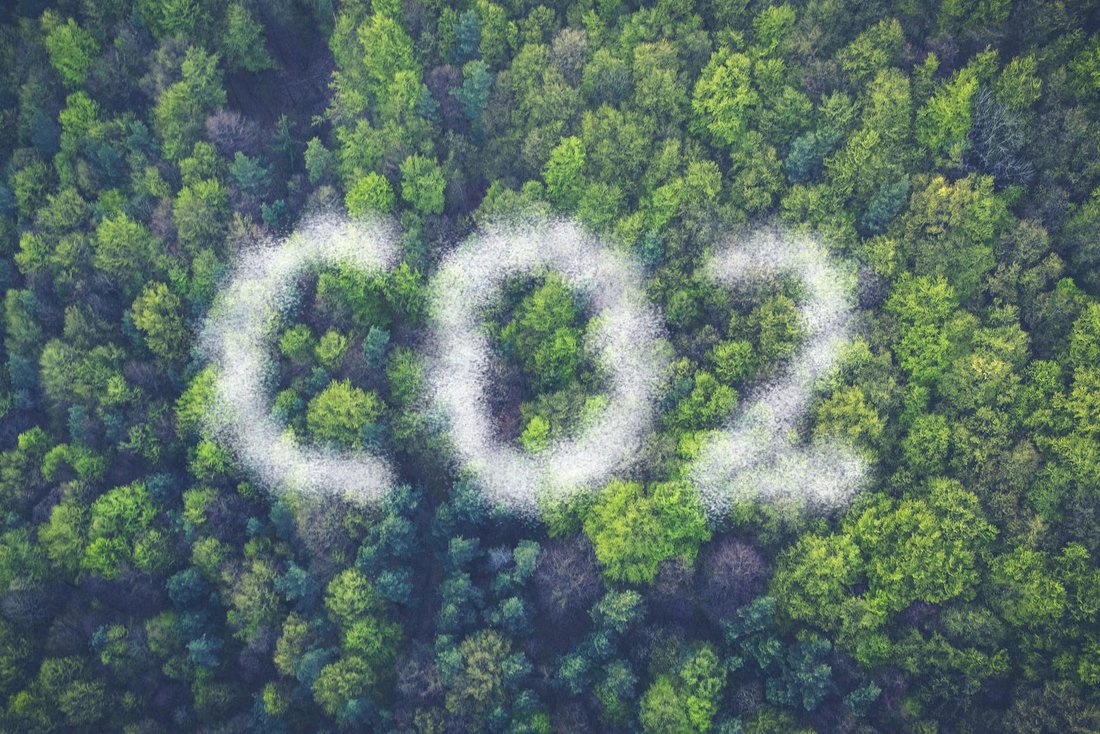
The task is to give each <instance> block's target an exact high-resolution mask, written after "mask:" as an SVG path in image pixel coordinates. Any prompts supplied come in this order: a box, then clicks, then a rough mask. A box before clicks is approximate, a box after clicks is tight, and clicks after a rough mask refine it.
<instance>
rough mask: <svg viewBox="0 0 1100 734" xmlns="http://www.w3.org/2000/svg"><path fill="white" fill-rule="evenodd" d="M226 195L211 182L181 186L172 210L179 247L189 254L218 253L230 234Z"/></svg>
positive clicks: (218, 186)
mask: <svg viewBox="0 0 1100 734" xmlns="http://www.w3.org/2000/svg"><path fill="white" fill-rule="evenodd" d="M229 213H230V209H229V194H228V193H227V192H226V190H225V188H224V187H222V185H221V184H220V183H218V182H217V181H216V180H214V179H207V180H205V181H198V182H197V183H195V184H192V185H191V186H184V187H183V188H182V189H180V192H179V194H178V195H177V196H176V202H175V206H174V207H173V209H172V214H173V217H174V218H175V220H176V230H177V232H178V233H179V241H180V244H181V245H183V246H184V248H185V249H186V250H187V251H188V252H190V253H197V252H199V251H200V250H202V249H203V248H207V247H209V248H213V249H214V250H215V251H221V250H223V248H224V243H223V240H224V239H225V235H226V233H227V232H228V231H229Z"/></svg>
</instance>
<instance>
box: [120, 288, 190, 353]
mask: <svg viewBox="0 0 1100 734" xmlns="http://www.w3.org/2000/svg"><path fill="white" fill-rule="evenodd" d="M181 306H182V303H181V301H180V299H179V296H177V295H176V294H175V293H173V292H172V291H170V290H169V289H168V286H166V285H165V284H164V283H151V284H149V285H148V286H146V287H145V290H144V291H142V292H141V295H140V296H138V298H137V300H136V301H134V305H133V315H134V326H136V327H137V328H138V329H139V330H141V332H142V333H143V334H144V336H145V343H146V345H148V347H149V349H150V351H152V352H153V354H155V355H157V356H158V357H160V358H161V359H163V360H164V361H165V362H166V363H168V364H171V365H174V364H177V363H179V362H180V361H181V360H182V359H183V357H184V355H185V351H186V349H187V329H186V328H185V327H184V324H183V316H182V315H181V314H180V309H181Z"/></svg>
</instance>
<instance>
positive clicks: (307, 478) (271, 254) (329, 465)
mask: <svg viewBox="0 0 1100 734" xmlns="http://www.w3.org/2000/svg"><path fill="white" fill-rule="evenodd" d="M396 241H397V240H396V236H395V233H394V231H393V229H392V228H391V227H390V226H388V225H386V224H385V223H383V222H381V221H361V220H356V221H351V220H349V219H347V218H346V217H344V216H342V215H337V214H328V215H318V216H314V217H311V218H309V219H308V220H306V221H305V223H304V224H303V225H302V226H301V227H299V229H298V230H297V231H296V232H295V233H294V234H292V235H290V236H289V237H288V238H286V239H285V240H283V241H274V240H269V241H265V242H259V243H254V244H252V245H250V246H248V247H245V248H244V249H242V251H241V252H240V254H239V261H238V263H237V265H236V269H235V270H234V272H233V274H232V276H231V277H230V280H229V282H228V284H227V286H226V287H225V289H224V290H223V291H222V293H221V294H220V296H219V298H218V300H217V302H216V303H215V304H214V307H213V308H212V309H211V312H210V315H209V317H208V318H207V322H206V324H205V326H204V329H203V334H202V338H201V345H202V348H203V350H204V351H205V353H206V354H207V355H208V357H209V358H210V360H211V361H212V362H213V364H214V365H215V368H216V370H215V371H216V373H217V382H216V386H215V396H214V400H213V401H212V405H211V410H210V413H209V415H208V427H209V428H210V429H211V430H212V431H213V433H214V434H215V435H216V436H217V437H218V438H219V439H220V440H222V441H223V442H225V443H226V444H227V445H228V446H229V447H230V448H232V449H233V450H234V452H235V453H236V455H237V457H238V458H239V459H240V460H241V461H242V463H244V464H245V465H246V466H247V467H249V468H250V469H251V470H252V471H254V472H255V473H256V474H257V476H258V477H259V478H260V479H261V480H262V481H263V482H264V484H266V485H268V486H269V487H271V488H272V489H275V490H279V491H281V490H296V491H301V492H306V493H322V492H323V493H335V494H341V495H344V496H346V497H348V498H349V499H353V500H358V501H365V502H374V501H376V500H378V499H379V498H381V497H382V495H383V494H384V493H385V492H386V491H387V490H388V489H389V488H390V487H392V486H393V472H392V470H391V468H390V466H389V463H388V462H387V461H386V460H385V459H383V458H381V457H378V456H374V455H373V454H370V453H367V452H365V451H356V452H350V453H340V454H337V453H335V452H332V451H326V450H321V449H316V448H306V447H302V446H300V445H299V444H298V443H297V441H296V440H295V439H294V438H293V436H290V435H288V434H287V433H286V432H285V431H283V430H282V428H281V427H280V426H279V424H278V422H277V421H276V420H275V419H274V418H273V417H272V416H271V412H270V405H271V387H272V385H273V384H274V382H275V380H276V374H275V364H274V362H273V361H272V359H271V353H272V351H273V349H274V345H273V341H274V337H275V333H276V331H277V330H278V328H279V326H280V324H281V322H282V319H283V315H284V314H285V313H287V312H288V311H289V310H290V309H291V308H292V307H293V306H294V305H295V304H296V302H297V300H298V298H299V294H298V288H297V285H298V278H299V276H300V275H302V274H303V273H304V272H306V271H307V270H309V269H311V268H316V267H321V266H333V265H339V264H346V265H351V266H353V267H356V268H360V269H362V270H365V271H368V272H381V271H386V270H389V269H390V268H391V267H393V265H394V263H395V262H396V261H397V257H398V249H397V246H396V244H395V242H396Z"/></svg>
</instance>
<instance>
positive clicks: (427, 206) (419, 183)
mask: <svg viewBox="0 0 1100 734" xmlns="http://www.w3.org/2000/svg"><path fill="white" fill-rule="evenodd" d="M446 186H447V180H446V178H444V176H443V169H442V168H440V167H439V164H438V163H436V162H435V161H434V160H432V159H431V158H425V157H424V156H421V155H411V156H409V157H408V158H406V159H405V161H404V162H403V163H402V164H401V198H402V199H404V200H405V202H406V203H408V204H409V205H410V206H412V208H413V209H416V210H417V211H418V212H421V213H422V214H442V213H443V190H444V188H446Z"/></svg>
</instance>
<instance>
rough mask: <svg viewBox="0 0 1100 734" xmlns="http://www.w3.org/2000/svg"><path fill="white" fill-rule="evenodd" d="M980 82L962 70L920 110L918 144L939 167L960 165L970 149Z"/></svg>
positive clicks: (972, 74) (971, 72)
mask: <svg viewBox="0 0 1100 734" xmlns="http://www.w3.org/2000/svg"><path fill="white" fill-rule="evenodd" d="M977 93H978V79H977V77H976V76H975V75H974V73H973V71H971V70H970V69H962V70H960V71H959V72H958V73H957V74H956V75H955V76H954V77H953V78H952V79H951V80H950V81H949V82H947V83H946V84H944V85H943V86H942V87H940V88H939V89H937V90H936V93H935V94H933V95H932V98H931V99H930V100H928V102H927V103H926V104H925V105H924V106H923V107H921V108H920V109H919V110H918V111H917V124H916V136H917V142H918V143H920V144H921V146H922V147H923V148H924V149H925V150H926V151H927V152H928V153H930V154H931V155H932V157H933V158H935V160H936V162H937V163H938V164H943V165H954V166H958V165H959V164H960V163H962V159H963V155H964V154H965V153H966V151H967V150H968V148H969V146H970V137H969V135H970V126H971V124H972V119H973V112H974V107H973V103H974V97H975V95H977Z"/></svg>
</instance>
